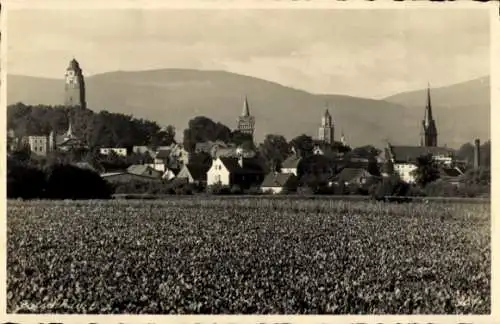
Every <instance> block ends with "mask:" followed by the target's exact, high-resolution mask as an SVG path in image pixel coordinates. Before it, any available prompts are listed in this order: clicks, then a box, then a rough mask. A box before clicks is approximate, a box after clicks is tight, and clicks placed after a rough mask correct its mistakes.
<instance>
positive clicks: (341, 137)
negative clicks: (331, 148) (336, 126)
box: [340, 129, 346, 145]
mask: <svg viewBox="0 0 500 324" xmlns="http://www.w3.org/2000/svg"><path fill="white" fill-rule="evenodd" d="M340 143H342V145H346V140H345V136H344V131H343V130H342V129H341V130H340Z"/></svg>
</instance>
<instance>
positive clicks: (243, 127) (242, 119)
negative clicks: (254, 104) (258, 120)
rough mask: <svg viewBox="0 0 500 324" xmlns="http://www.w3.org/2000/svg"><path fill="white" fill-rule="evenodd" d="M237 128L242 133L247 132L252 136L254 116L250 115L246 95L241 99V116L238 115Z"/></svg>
mask: <svg viewBox="0 0 500 324" xmlns="http://www.w3.org/2000/svg"><path fill="white" fill-rule="evenodd" d="M238 130H239V131H240V132H241V133H243V134H249V135H251V136H252V137H253V134H254V130H255V117H254V116H252V115H250V108H249V107H248V100H247V97H246V96H245V100H244V101H243V110H242V112H241V116H239V117H238Z"/></svg>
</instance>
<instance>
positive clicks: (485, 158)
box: [479, 140, 491, 167]
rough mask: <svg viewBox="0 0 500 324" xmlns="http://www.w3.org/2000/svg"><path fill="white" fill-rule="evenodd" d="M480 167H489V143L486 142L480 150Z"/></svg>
mask: <svg viewBox="0 0 500 324" xmlns="http://www.w3.org/2000/svg"><path fill="white" fill-rule="evenodd" d="M479 162H480V165H481V166H483V167H490V166H491V141H490V140H488V141H486V142H484V143H483V145H481V148H480V161H479Z"/></svg>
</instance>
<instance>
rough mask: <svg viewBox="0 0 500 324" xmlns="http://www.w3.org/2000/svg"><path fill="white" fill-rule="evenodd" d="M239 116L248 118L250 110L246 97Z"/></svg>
mask: <svg viewBox="0 0 500 324" xmlns="http://www.w3.org/2000/svg"><path fill="white" fill-rule="evenodd" d="M241 116H242V117H248V116H250V108H249V107H248V99H247V96H245V100H244V101H243V110H242V111H241Z"/></svg>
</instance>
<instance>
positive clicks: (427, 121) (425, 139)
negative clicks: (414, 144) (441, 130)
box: [420, 87, 438, 147]
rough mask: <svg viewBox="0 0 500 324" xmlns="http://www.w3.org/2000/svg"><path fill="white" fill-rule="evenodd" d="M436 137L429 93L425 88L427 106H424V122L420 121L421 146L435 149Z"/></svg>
mask: <svg viewBox="0 0 500 324" xmlns="http://www.w3.org/2000/svg"><path fill="white" fill-rule="evenodd" d="M437 136H438V134H437V128H436V121H435V120H434V117H433V116H432V104H431V91H430V89H429V87H427V104H426V106H425V116H424V120H423V121H422V134H421V141H420V142H421V143H420V144H421V146H425V147H436V146H437Z"/></svg>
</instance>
